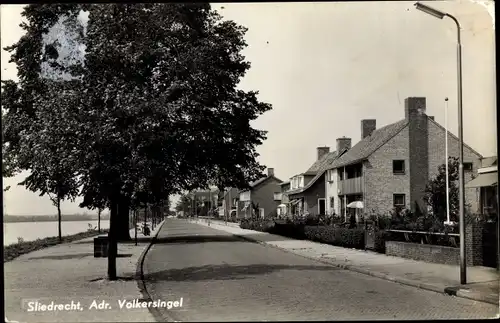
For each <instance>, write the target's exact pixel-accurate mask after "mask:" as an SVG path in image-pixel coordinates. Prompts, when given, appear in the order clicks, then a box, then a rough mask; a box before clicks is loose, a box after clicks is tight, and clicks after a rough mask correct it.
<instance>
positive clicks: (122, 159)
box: [4, 3, 271, 280]
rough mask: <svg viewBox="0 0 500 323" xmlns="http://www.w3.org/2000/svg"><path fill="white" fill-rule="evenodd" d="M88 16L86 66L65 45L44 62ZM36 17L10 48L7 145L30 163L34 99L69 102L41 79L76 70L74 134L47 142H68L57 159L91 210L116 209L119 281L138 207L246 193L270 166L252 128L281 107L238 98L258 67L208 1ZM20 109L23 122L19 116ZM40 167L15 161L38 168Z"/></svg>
mask: <svg viewBox="0 0 500 323" xmlns="http://www.w3.org/2000/svg"><path fill="white" fill-rule="evenodd" d="M81 10H87V12H88V13H89V20H88V25H87V28H86V33H85V32H82V33H81V38H82V39H83V43H84V44H85V46H86V49H85V57H84V62H78V61H77V62H76V63H72V64H66V65H65V64H62V63H58V62H54V58H57V57H58V56H59V54H61V53H60V52H59V47H58V45H57V43H54V44H55V45H53V46H52V47H50V48H49V50H47V53H48V54H47V55H45V56H42V57H41V58H40V55H39V53H40V52H41V48H40V46H39V45H38V44H39V43H40V39H41V38H42V36H43V33H44V32H46V29H47V28H49V27H50V26H52V25H53V24H55V23H56V22H57V21H58V19H60V17H61V16H69V17H70V18H71V17H73V18H74V17H75V15H77V14H78V13H79V12H80V11H81ZM24 15H25V16H26V17H28V23H27V24H26V25H24V26H23V28H24V29H25V30H26V31H27V36H25V37H24V38H23V39H21V41H20V42H19V43H18V44H16V45H14V46H13V47H11V48H10V50H11V52H12V53H13V56H12V57H13V61H14V62H15V63H16V64H17V65H18V69H19V74H20V76H21V77H20V85H19V87H17V88H16V87H15V86H13V85H12V84H10V88H9V90H10V94H9V95H10V97H9V98H7V99H8V100H10V102H11V104H10V107H9V113H10V117H9V125H8V126H9V127H10V129H11V130H10V132H9V134H11V137H12V138H9V139H8V140H6V141H4V146H9V145H12V147H14V148H9V149H10V151H11V153H9V155H8V157H9V158H8V159H9V160H16V159H17V158H18V157H19V156H20V155H21V156H22V155H23V154H22V152H23V151H22V150H20V149H17V148H16V147H17V146H16V140H18V139H19V138H21V139H23V138H25V137H30V136H33V133H32V128H31V127H29V126H28V125H29V124H30V122H32V120H33V119H35V120H36V117H34V116H33V115H34V113H32V112H33V110H36V109H37V106H38V104H34V103H33V102H34V101H33V98H34V97H36V98H41V99H43V100H44V102H40V103H39V104H41V105H44V106H46V107H50V106H51V104H53V99H51V97H52V96H57V93H56V92H54V91H55V87H51V86H45V84H46V82H40V77H39V74H40V71H41V66H42V65H43V64H45V62H48V63H51V64H52V65H51V66H54V68H58V69H60V70H62V71H63V72H65V73H70V74H71V76H72V77H73V79H72V82H67V83H64V84H65V85H66V84H67V86H71V88H70V89H69V90H68V95H69V94H71V95H70V97H71V100H73V101H72V102H75V104H72V105H71V106H68V105H61V109H62V111H61V112H62V115H63V116H64V121H65V124H66V125H67V126H66V128H69V129H71V130H72V131H71V132H69V131H65V132H60V131H59V130H58V129H59V128H57V129H47V131H48V132H47V136H48V138H50V140H49V142H50V141H51V140H52V138H57V136H59V139H60V140H61V141H64V142H66V141H68V144H65V145H63V147H62V148H61V149H58V150H57V151H56V152H52V153H53V154H57V156H59V158H60V159H61V161H63V166H64V167H63V169H69V170H72V171H74V172H73V174H74V177H75V178H77V179H78V185H79V187H80V189H81V190H80V194H81V195H82V196H83V198H84V201H83V203H82V204H81V206H82V207H89V208H99V207H101V206H103V205H104V206H106V207H107V208H109V209H110V230H109V233H108V237H109V257H108V277H109V279H112V280H113V279H116V278H117V277H116V252H117V241H118V240H119V235H120V232H125V231H126V234H127V235H128V224H127V223H128V214H129V212H128V210H129V209H130V208H135V207H137V206H138V205H139V204H146V205H148V204H153V205H158V204H160V203H161V202H162V201H164V200H165V199H168V196H169V195H170V194H175V193H178V192H180V191H183V190H188V191H189V190H193V189H196V188H207V187H208V186H209V185H210V184H216V185H217V186H219V187H237V188H242V189H244V188H248V183H249V182H251V181H254V180H256V179H258V178H260V177H261V173H262V171H263V170H264V168H265V167H264V166H262V165H260V164H259V163H258V162H257V160H256V158H257V157H258V154H257V153H256V151H255V149H256V147H257V146H258V145H260V144H261V143H262V142H263V140H265V138H266V137H265V132H264V131H260V130H256V129H253V128H252V127H251V126H250V121H251V120H255V119H256V118H257V117H258V116H259V115H261V114H262V113H264V112H266V111H268V110H269V109H270V108H271V106H270V105H269V104H266V103H262V102H259V100H258V98H257V94H258V93H257V92H245V91H243V90H240V89H237V85H238V82H239V81H240V79H241V78H242V77H243V76H244V74H245V72H246V71H247V70H248V69H249V68H250V64H249V63H248V62H246V61H245V60H244V57H243V56H242V55H241V51H242V50H243V48H244V47H245V46H246V43H245V41H244V38H243V37H244V34H245V32H246V29H245V28H243V27H241V26H238V25H237V24H236V23H234V22H232V21H223V20H222V18H221V17H220V16H219V15H218V14H217V13H216V12H215V11H213V10H211V8H210V5H209V4H206V3H204V4H188V3H186V4H157V3H144V4H90V5H85V6H84V5H73V4H71V5H52V4H47V5H30V6H28V7H27V8H26V9H25V11H24ZM70 20H71V19H70ZM73 20H74V19H73ZM76 29H77V28H75V29H74V30H76ZM32 42H34V45H33V44H32ZM49 54H50V55H49ZM83 63H84V64H83ZM43 66H44V65H43ZM18 89H20V90H19V91H20V92H19V91H18ZM19 93H20V97H21V99H16V98H15V96H16V95H18V94H19ZM40 93H45V94H46V95H43V96H40ZM37 95H38V96H37ZM18 107H20V108H21V109H20V110H21V111H22V112H23V113H21V114H20V113H17V114H16V113H15V112H14V110H15V109H16V108H18ZM18 110H19V109H18ZM51 116H52V114H48V118H51ZM23 118H24V119H25V120H26V121H24V119H23ZM21 119H23V120H22V121H23V122H21V126H17V128H16V126H15V122H16V120H21ZM60 127H62V125H60ZM17 130H19V131H17ZM61 133H62V135H61ZM33 148H34V151H33V153H34V154H36V153H37V152H38V149H39V148H38V147H37V146H35V147H33ZM30 158H31V157H30ZM30 158H28V159H27V162H26V163H24V164H22V165H19V164H18V163H14V162H12V164H13V165H15V166H16V167H17V169H30V166H31V165H30V163H29V162H30ZM13 168H15V167H13ZM68 176H69V175H68ZM125 216H126V218H125ZM125 227H126V229H124V228H125Z"/></svg>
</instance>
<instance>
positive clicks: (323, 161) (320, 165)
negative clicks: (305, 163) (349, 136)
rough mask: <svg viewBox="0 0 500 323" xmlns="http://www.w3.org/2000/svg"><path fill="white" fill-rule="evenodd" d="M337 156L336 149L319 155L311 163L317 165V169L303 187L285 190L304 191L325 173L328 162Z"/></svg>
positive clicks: (291, 192) (292, 192) (293, 192)
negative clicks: (315, 160) (318, 157)
mask: <svg viewBox="0 0 500 323" xmlns="http://www.w3.org/2000/svg"><path fill="white" fill-rule="evenodd" d="M338 156H339V154H338V153H337V152H336V151H332V152H329V153H327V154H325V155H324V156H323V157H321V158H320V159H319V160H318V161H317V162H315V163H314V164H313V166H315V167H317V169H318V170H317V171H316V175H315V176H314V177H313V178H312V179H311V180H310V181H309V183H307V185H305V186H304V187H301V188H299V189H296V190H293V191H289V192H287V194H297V193H302V192H305V191H306V190H307V189H309V188H310V187H311V186H312V185H313V184H314V183H315V182H316V181H317V180H318V179H319V178H320V177H321V176H322V175H323V174H324V173H325V171H326V170H327V169H328V168H329V166H330V164H331V163H332V162H333V161H334V160H335V159H337V157H338ZM340 156H342V154H340ZM311 167H312V166H311Z"/></svg>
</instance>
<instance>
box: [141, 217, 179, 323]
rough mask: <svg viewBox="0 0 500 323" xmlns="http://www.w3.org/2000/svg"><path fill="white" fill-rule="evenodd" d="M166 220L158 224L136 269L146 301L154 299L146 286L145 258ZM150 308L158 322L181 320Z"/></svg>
mask: <svg viewBox="0 0 500 323" xmlns="http://www.w3.org/2000/svg"><path fill="white" fill-rule="evenodd" d="M165 222H166V220H163V221H162V223H161V224H159V225H158V226H157V227H159V228H158V231H157V232H156V234H155V235H154V236H153V238H152V239H151V242H150V243H149V245H148V246H147V247H146V249H144V251H143V252H142V254H141V256H140V257H139V261H138V262H137V267H136V270H135V274H136V277H137V278H138V279H137V286H138V287H139V291H140V292H141V294H142V297H143V299H144V300H145V301H152V300H153V297H152V296H151V293H150V292H149V291H148V289H147V287H146V282H145V281H144V270H143V269H144V260H145V259H146V255H147V253H148V252H149V250H150V249H151V247H152V246H153V245H154V244H155V242H156V240H157V238H158V235H159V234H160V231H161V229H162V228H163V225H164V224H165ZM148 309H149V312H150V313H151V315H153V317H154V319H155V320H156V322H179V320H177V319H175V318H174V317H172V315H171V314H170V315H167V314H166V313H163V312H161V311H160V310H159V309H157V308H153V307H149V308H148Z"/></svg>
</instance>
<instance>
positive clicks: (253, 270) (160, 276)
mask: <svg viewBox="0 0 500 323" xmlns="http://www.w3.org/2000/svg"><path fill="white" fill-rule="evenodd" d="M280 270H298V271H303V270H321V271H332V270H338V269H336V268H335V267H332V266H321V265H318V266H314V265H311V266H292V265H268V264H256V265H246V266H231V265H206V266H201V267H187V268H182V269H169V270H163V271H159V272H155V273H149V274H146V275H144V280H146V281H147V280H150V281H159V280H166V281H202V280H238V279H246V278H248V277H249V276H255V275H265V274H269V273H272V272H275V271H280Z"/></svg>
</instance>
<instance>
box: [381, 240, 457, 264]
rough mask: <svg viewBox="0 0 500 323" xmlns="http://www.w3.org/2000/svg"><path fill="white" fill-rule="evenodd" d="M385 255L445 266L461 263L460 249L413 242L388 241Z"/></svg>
mask: <svg viewBox="0 0 500 323" xmlns="http://www.w3.org/2000/svg"><path fill="white" fill-rule="evenodd" d="M385 253H386V255H388V256H395V257H401V258H408V259H413V260H420V261H425V262H432V263H438V264H445V265H458V264H459V263H460V249H459V248H453V247H445V246H436V245H429V244H419V243H412V242H400V241H386V242H385Z"/></svg>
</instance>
